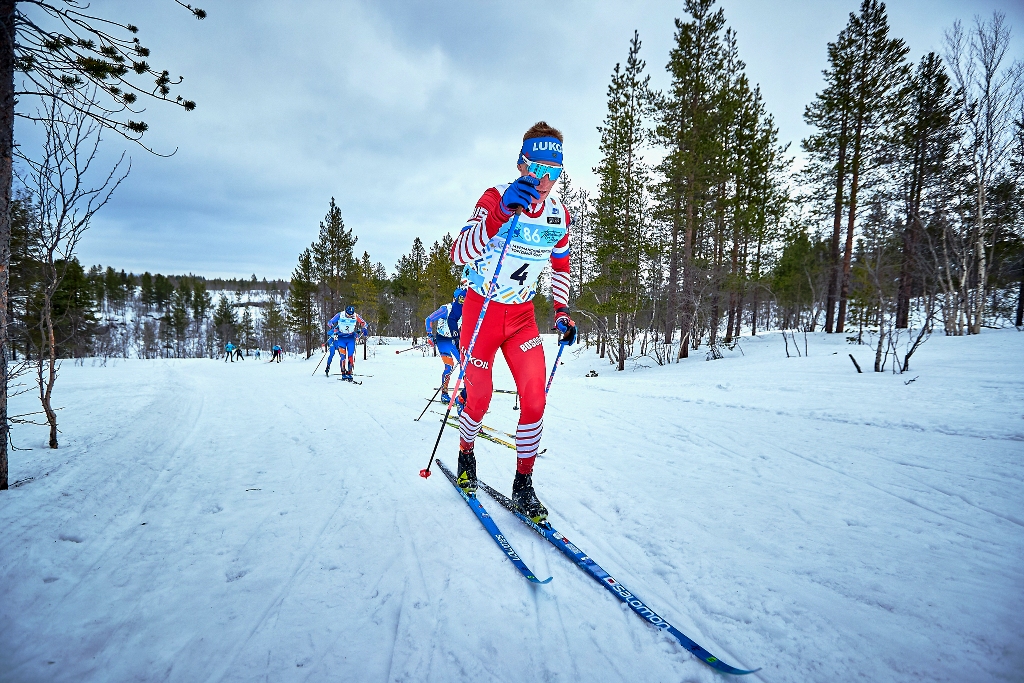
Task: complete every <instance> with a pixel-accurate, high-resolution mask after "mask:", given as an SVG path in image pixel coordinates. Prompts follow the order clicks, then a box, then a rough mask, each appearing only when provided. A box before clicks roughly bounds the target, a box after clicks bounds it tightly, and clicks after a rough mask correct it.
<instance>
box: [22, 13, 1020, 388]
mask: <svg viewBox="0 0 1024 683" xmlns="http://www.w3.org/2000/svg"><path fill="white" fill-rule="evenodd" d="M684 6H685V9H686V13H687V16H685V17H684V18H681V19H677V20H676V22H675V37H674V38H675V39H674V42H673V46H672V49H671V51H670V53H669V55H668V56H667V59H666V60H665V68H666V71H667V75H668V76H669V85H668V87H666V88H665V89H664V90H663V91H658V90H655V89H653V88H652V87H651V78H650V74H649V73H647V65H646V62H645V61H644V59H643V58H642V57H641V40H640V36H639V35H638V34H634V36H633V39H632V40H631V41H630V43H629V45H628V48H627V50H626V54H625V60H624V61H623V62H621V63H620V64H617V65H616V66H615V68H614V69H613V71H612V74H611V80H610V84H609V86H608V103H607V112H606V115H605V118H604V121H603V123H602V125H601V126H600V128H599V131H600V135H601V138H600V139H601V142H600V152H601V156H600V163H599V164H598V166H596V167H595V168H594V169H593V171H594V173H595V175H596V177H597V180H598V183H597V186H596V188H595V189H594V190H593V191H587V190H584V189H581V188H578V187H576V186H574V185H573V182H572V180H571V178H570V177H569V174H568V173H566V174H563V176H562V179H561V180H560V186H559V188H558V189H559V190H560V192H561V194H562V197H563V199H564V201H565V202H566V205H567V206H568V208H569V209H570V212H571V214H572V216H573V231H572V240H573V244H572V259H571V263H572V287H571V289H572V293H571V298H572V306H573V311H574V316H575V317H576V319H577V323H578V324H579V326H580V331H581V336H582V339H583V340H584V341H585V343H587V344H589V345H594V346H595V352H596V353H598V354H600V355H601V356H602V357H607V358H609V360H610V361H611V362H612V363H614V364H615V365H616V367H617V368H618V369H620V370H621V369H624V367H625V363H626V361H627V359H629V358H639V357H647V358H650V359H652V360H654V361H655V362H657V363H666V362H670V361H673V360H676V359H679V358H683V357H686V356H688V355H689V354H690V353H691V352H692V351H694V350H696V349H699V348H701V347H705V348H706V352H705V353H706V356H707V357H708V358H709V359H713V358H717V357H720V355H721V348H722V346H723V345H725V346H729V345H732V344H734V343H735V342H736V340H737V339H738V338H739V337H740V336H742V335H744V334H758V333H759V332H762V331H765V330H773V329H781V330H796V331H806V332H813V331H817V330H824V331H826V332H829V333H843V334H847V335H850V338H851V340H853V341H856V342H862V341H865V340H871V342H872V343H873V344H875V346H876V349H875V350H876V356H877V359H878V360H876V369H879V370H880V369H882V368H884V367H885V366H886V363H887V362H890V360H891V362H892V365H891V366H890V367H891V368H892V369H893V370H896V371H899V370H902V369H905V368H906V366H907V363H908V362H909V356H910V355H911V354H912V352H913V349H915V348H916V347H917V345H919V344H920V343H921V342H922V341H923V340H924V339H926V338H927V335H928V334H930V333H931V332H932V331H933V330H934V329H939V330H941V331H942V332H944V333H945V334H948V335H960V334H977V333H979V332H981V330H982V329H983V328H985V327H986V326H993V325H1001V324H1006V323H1008V322H1012V323H1016V324H1017V325H1020V324H1021V322H1022V321H1021V314H1022V311H1021V293H1022V290H1024V275H1022V271H1024V268H1022V263H1024V240H1022V232H1024V230H1022V219H1024V211H1022V193H1021V190H1020V180H1021V174H1022V173H1024V97H1022V89H1024V67H1022V66H1021V63H1020V62H1016V61H1012V60H1010V58H1009V56H1008V46H1009V39H1010V29H1009V26H1007V25H1006V23H1005V20H1004V18H1003V17H1002V16H1001V15H999V14H995V15H993V16H992V17H991V18H984V19H983V18H975V19H974V20H973V22H972V23H971V24H969V25H961V24H956V25H954V26H952V27H950V28H949V30H948V31H947V32H946V34H945V37H944V46H945V49H944V51H943V53H942V54H939V53H934V52H933V53H928V54H925V55H922V56H920V57H919V58H918V59H917V60H916V61H912V60H911V55H910V54H909V49H908V48H907V46H906V45H905V43H904V41H903V40H902V39H900V38H899V37H897V36H893V35H892V34H891V31H890V29H889V26H888V20H887V16H886V10H885V5H884V4H883V3H880V2H877V1H876V0H864V1H863V2H862V3H861V5H860V6H859V8H857V10H856V11H854V12H852V13H851V14H850V15H849V20H848V23H847V25H846V26H845V27H844V28H843V30H842V31H841V32H840V33H839V35H838V36H836V37H835V39H834V40H833V41H832V42H829V43H828V45H827V47H826V49H825V51H824V54H823V61H824V63H825V69H824V70H823V76H824V82H823V84H822V86H821V88H820V89H819V92H818V94H817V96H816V97H815V99H814V100H813V101H812V102H810V103H808V104H807V106H806V109H805V112H804V118H805V120H806V121H807V123H808V124H810V126H811V127H812V128H813V132H812V134H811V135H809V136H808V137H807V138H806V139H804V140H802V141H801V149H802V151H803V163H801V164H800V165H799V167H796V164H795V163H794V158H793V154H792V152H791V150H789V148H788V146H787V145H785V144H782V143H780V141H779V139H778V128H777V127H776V125H775V123H774V120H773V117H772V115H771V113H770V112H769V111H768V109H767V106H766V103H765V101H764V98H763V96H762V94H761V91H760V89H759V87H758V86H757V85H756V84H754V83H752V82H751V81H750V79H749V78H748V76H747V74H746V65H745V64H744V62H743V60H742V59H741V57H740V49H739V40H738V37H737V35H736V33H735V32H734V31H733V30H732V29H731V28H729V27H728V25H727V23H726V19H725V15H724V12H723V10H722V9H720V8H716V7H715V2H714V0H687V2H685V3H684ZM14 206H15V212H14V221H13V222H12V225H13V226H14V227H13V232H12V235H13V237H12V264H11V301H12V306H11V313H12V316H11V318H12V334H11V340H12V341H11V345H12V350H13V351H14V352H15V353H20V354H22V355H24V356H29V357H31V356H33V354H34V353H36V354H37V353H38V349H39V348H40V342H41V341H42V338H41V332H42V330H43V327H42V326H41V325H40V324H39V322H40V320H39V315H38V310H39V295H38V289H39V287H38V284H39V282H40V281H41V280H39V278H35V274H37V273H38V270H39V269H38V268H37V267H36V266H35V265H34V264H36V263H37V262H36V261H34V258H35V257H34V255H33V252H32V246H31V245H32V239H31V237H30V236H29V235H27V233H26V227H27V226H29V225H32V224H34V223H35V222H37V221H33V220H30V217H29V216H30V214H31V212H32V210H33V208H32V202H31V200H30V199H29V198H28V197H26V196H24V195H22V196H21V197H20V198H16V200H15V203H14ZM19 216H20V217H21V219H20V220H19ZM450 227H451V228H452V231H453V232H454V230H455V229H457V228H458V227H459V226H450ZM451 241H452V237H451V233H448V234H445V235H444V237H443V238H442V239H440V240H438V241H435V242H433V244H430V245H427V244H425V243H424V242H423V241H421V240H420V239H419V238H416V239H414V240H413V242H412V245H411V247H410V249H409V251H408V253H406V254H404V255H402V256H401V257H400V258H399V260H398V262H397V263H396V264H395V265H394V267H393V268H392V269H391V270H390V271H389V270H388V269H387V268H386V267H385V266H384V264H383V263H381V262H379V261H374V260H373V259H372V258H371V256H370V254H369V253H367V252H366V251H362V252H361V253H360V251H359V250H358V249H357V248H356V247H357V242H358V237H357V235H356V234H355V232H354V231H353V229H352V228H348V227H346V225H345V222H344V220H343V218H342V212H341V208H340V207H339V206H338V205H337V204H336V202H335V201H334V200H333V199H331V201H330V204H329V206H328V209H327V212H326V215H325V216H324V219H323V220H322V221H321V222H320V225H319V232H318V234H317V236H316V239H315V240H314V241H313V242H312V244H311V245H310V246H309V247H308V248H307V249H305V250H304V251H303V252H302V253H301V254H300V255H299V258H298V262H297V265H296V266H295V269H294V271H293V273H292V277H291V279H290V280H289V281H287V282H286V281H270V282H268V281H266V280H265V279H264V280H259V281H257V280H256V277H255V275H254V276H253V278H252V279H239V280H212V279H205V278H202V277H200V276H196V275H176V276H164V275H159V274H157V275H151V274H149V273H143V274H141V275H139V274H132V273H125V272H124V271H118V270H117V269H115V268H113V267H107V268H101V267H99V266H94V267H92V268H90V269H88V270H86V269H85V268H83V267H82V266H81V265H79V264H78V263H77V261H76V260H73V261H72V262H70V263H68V267H67V272H66V275H65V276H64V278H63V279H62V280H61V282H60V285H59V288H58V290H57V292H56V294H55V295H54V301H53V307H54V310H55V312H56V313H57V315H56V320H58V323H57V325H56V327H57V335H56V336H57V339H56V344H57V346H58V348H59V356H61V357H82V356H86V355H103V356H120V357H140V358H154V357H167V356H173V357H213V356H216V355H217V354H218V353H219V352H220V350H221V349H223V346H224V344H225V343H227V342H228V341H233V342H235V343H236V344H237V345H238V346H241V347H242V348H244V349H252V348H255V347H257V346H262V347H264V348H266V347H269V346H271V345H273V344H281V345H282V346H283V347H284V348H285V349H286V350H289V351H295V352H302V353H304V354H306V355H308V354H310V353H312V351H313V350H314V349H316V348H319V346H320V345H321V343H322V342H323V334H324V326H325V322H326V321H327V320H328V319H329V318H330V317H331V316H333V315H334V314H335V313H336V312H337V311H339V310H341V309H343V308H344V307H345V305H347V304H350V303H351V304H353V305H355V306H356V309H357V311H358V312H359V313H360V314H361V315H362V316H363V317H364V318H365V319H366V320H367V322H368V323H369V325H370V329H371V332H372V334H374V335H381V336H402V337H412V338H414V339H415V338H417V337H419V336H421V335H422V332H421V330H422V329H423V328H422V321H423V318H424V317H425V316H426V315H428V314H429V313H430V312H431V311H433V310H435V309H436V308H437V307H438V306H440V305H442V304H444V303H447V302H448V301H449V300H450V297H451V292H452V290H453V289H454V288H455V287H456V286H457V285H458V282H459V279H460V272H459V269H458V268H457V267H455V266H453V264H452V262H451V259H450V256H449V252H450V247H451ZM34 278H35V279H34ZM545 293H548V292H547V288H546V287H545V286H543V283H542V287H541V294H540V295H538V298H537V301H536V302H535V304H536V309H537V316H538V324H539V326H540V327H541V329H546V328H548V327H550V320H548V318H549V315H550V310H549V306H547V303H546V300H545V298H544V295H545ZM865 331H867V332H869V333H870V334H869V335H867V336H865V334H864V332H865ZM854 333H856V334H854Z"/></svg>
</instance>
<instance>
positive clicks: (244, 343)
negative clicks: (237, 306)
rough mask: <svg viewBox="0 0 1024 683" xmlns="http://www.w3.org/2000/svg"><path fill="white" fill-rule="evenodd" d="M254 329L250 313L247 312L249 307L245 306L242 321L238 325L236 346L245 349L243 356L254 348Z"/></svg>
mask: <svg viewBox="0 0 1024 683" xmlns="http://www.w3.org/2000/svg"><path fill="white" fill-rule="evenodd" d="M256 344H257V342H256V327H255V324H254V322H253V318H252V313H250V312H249V307H248V306H246V307H245V308H244V309H243V310H242V319H241V320H240V321H239V323H238V345H239V346H241V347H242V348H243V349H245V355H247V356H248V355H249V350H250V349H252V348H253V347H254V346H256Z"/></svg>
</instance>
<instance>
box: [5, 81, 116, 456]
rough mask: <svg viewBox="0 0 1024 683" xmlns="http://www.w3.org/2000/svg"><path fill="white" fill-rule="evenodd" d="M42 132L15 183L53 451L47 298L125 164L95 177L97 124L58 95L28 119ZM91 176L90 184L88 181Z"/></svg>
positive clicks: (52, 346) (52, 344) (53, 374)
mask: <svg viewBox="0 0 1024 683" xmlns="http://www.w3.org/2000/svg"><path fill="white" fill-rule="evenodd" d="M34 120H35V121H36V122H37V123H38V124H39V125H41V126H42V128H43V133H44V137H43V142H42V146H41V148H40V150H39V153H38V156H35V158H33V156H34V155H33V156H29V155H26V154H25V153H24V152H23V151H22V150H19V153H18V159H19V161H20V162H21V163H22V164H24V168H23V169H18V170H17V171H16V175H17V179H18V180H19V181H20V183H21V184H22V185H24V187H25V189H26V190H27V191H28V193H29V195H30V196H31V198H32V201H33V203H34V208H35V211H34V213H33V215H34V220H35V222H36V225H35V226H34V229H33V230H32V234H33V235H34V236H35V239H37V240H38V244H37V250H38V254H39V258H40V262H41V265H42V288H41V289H42V308H41V311H40V313H41V314H40V317H39V326H40V330H39V332H40V339H41V340H42V343H41V348H40V354H39V358H38V365H37V381H38V385H39V400H40V402H41V403H42V408H43V412H44V413H45V415H46V421H47V423H48V424H49V427H50V442H49V445H50V448H57V413H56V411H55V410H54V408H53V402H52V401H53V387H54V384H55V383H56V381H57V371H58V367H59V362H58V357H57V356H58V351H57V348H58V345H59V343H60V341H61V340H58V339H57V338H56V335H55V332H54V329H55V320H54V309H53V296H54V293H56V291H57V288H58V287H59V286H60V284H61V281H62V280H63V279H64V275H65V274H66V272H67V269H68V265H69V264H70V263H71V261H72V258H73V257H74V253H75V249H76V248H77V247H78V243H79V241H80V240H81V238H82V234H83V233H84V232H85V231H86V229H88V227H89V224H90V223H91V221H92V218H93V216H94V215H95V214H96V212H97V211H99V210H100V209H101V208H103V206H104V205H105V204H106V203H107V202H108V201H109V200H110V197H111V195H112V194H113V192H114V190H116V189H117V187H118V186H119V185H120V184H121V183H122V182H123V181H124V179H125V178H127V177H128V173H129V172H130V170H131V163H130V161H129V162H128V163H127V168H126V167H125V155H124V153H123V152H122V153H121V157H120V158H119V159H118V160H117V162H116V163H115V164H114V165H113V167H112V168H111V169H110V170H109V172H107V173H106V175H105V176H104V175H102V172H100V174H99V175H98V174H97V169H96V168H95V165H96V163H97V152H98V151H99V146H100V141H101V137H102V136H101V134H100V129H101V124H100V123H99V122H97V120H96V117H95V116H94V115H92V114H91V113H90V112H89V111H88V106H86V107H85V108H84V109H83V108H79V107H71V106H68V105H66V104H64V103H63V102H62V100H61V99H60V98H59V97H56V96H55V97H50V98H43V99H42V107H41V109H40V110H39V112H38V115H37V116H36V117H35V119H34ZM94 176H97V181H96V184H95V185H94V184H92V183H93V181H92V178H93V177H94Z"/></svg>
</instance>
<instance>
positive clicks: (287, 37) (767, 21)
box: [19, 0, 1024, 277]
mask: <svg viewBox="0 0 1024 683" xmlns="http://www.w3.org/2000/svg"><path fill="white" fill-rule="evenodd" d="M199 4H200V5H201V6H203V7H204V9H206V10H208V12H209V18H208V19H206V20H205V21H203V22H198V21H196V20H195V19H193V18H191V17H190V15H189V14H188V12H187V11H184V10H182V9H181V8H180V7H178V5H177V4H176V3H174V2H173V1H172V0H151V1H150V2H147V3H139V2H137V0H116V1H115V0H97V1H96V2H95V3H94V4H93V7H92V9H93V11H95V12H96V13H97V14H99V15H101V16H104V17H109V18H112V19H119V20H123V21H130V22H132V23H135V24H137V25H138V26H139V27H140V29H141V32H140V34H139V35H140V39H141V40H142V42H143V44H145V45H147V46H149V47H150V48H151V49H152V51H153V54H152V57H151V58H150V62H151V63H152V64H153V65H154V66H157V67H159V68H168V69H169V70H170V71H171V73H172V74H184V75H185V77H186V80H185V81H184V83H183V84H182V85H181V86H180V88H179V91H180V93H181V94H182V95H184V96H186V97H189V98H191V99H195V100H196V101H197V103H198V105H199V106H198V108H197V110H196V111H194V112H191V113H185V112H183V111H181V110H180V109H179V108H176V107H172V106H168V105H165V104H162V103H153V104H150V105H149V106H148V110H147V112H146V117H145V118H146V120H147V122H149V123H150V126H151V130H150V132H149V133H147V136H146V138H147V142H148V143H149V144H151V145H153V146H154V147H155V148H157V149H159V150H163V151H171V150H174V149H177V150H178V151H177V153H176V154H175V155H174V156H173V157H171V158H169V159H163V158H156V157H153V156H151V155H148V154H146V153H144V152H142V151H141V150H139V149H137V148H132V147H130V146H129V147H128V149H129V152H130V154H131V155H132V157H133V171H132V176H131V177H130V178H129V179H128V181H126V183H125V185H124V186H123V187H122V189H121V190H120V191H119V192H118V194H117V195H116V196H115V199H114V201H113V202H112V203H111V204H110V205H109V206H108V207H107V208H105V209H104V211H103V212H102V213H101V214H100V215H99V216H98V218H97V220H96V223H95V226H94V228H93V229H92V231H91V232H90V233H89V234H88V235H87V237H86V239H85V241H84V243H83V245H82V248H81V253H82V260H83V261H84V262H85V263H86V264H91V263H103V264H104V265H107V264H110V265H114V266H115V267H118V268H125V269H127V270H134V271H136V272H139V271H142V270H150V271H153V272H156V271H160V272H187V271H192V272H196V273H203V274H207V275H211V276H213V275H224V276H248V275H250V274H252V273H253V272H255V273H257V274H258V275H260V276H261V277H262V276H264V275H265V276H267V277H287V276H288V275H289V274H290V273H291V270H292V268H293V267H294V264H295V261H296V258H297V256H298V253H299V252H300V251H301V250H302V249H303V248H305V247H306V246H307V245H308V244H309V243H310V242H311V241H312V240H313V239H314V238H315V237H316V233H317V229H318V224H319V221H320V220H321V219H322V218H323V216H324V214H325V213H326V212H327V208H328V204H329V201H330V198H331V197H335V198H336V200H337V202H338V204H339V206H340V207H341V209H342V214H343V216H344V218H345V221H346V224H347V225H348V226H349V227H351V228H353V229H354V230H355V232H356V234H357V235H358V237H359V243H358V244H357V250H359V252H360V253H361V252H362V250H364V249H365V250H367V251H369V253H370V255H371V257H372V258H373V259H374V260H380V261H383V262H384V264H385V265H386V266H388V267H389V268H390V267H392V266H393V264H394V263H395V261H396V260H397V258H398V256H399V255H400V254H402V253H404V252H405V251H407V250H408V248H409V245H410V244H411V243H412V240H413V238H414V237H417V236H419V237H421V238H422V239H423V240H424V241H425V242H426V243H428V244H429V243H431V242H433V241H434V240H436V239H440V237H441V236H442V235H443V234H444V233H445V232H449V231H455V230H457V229H458V228H459V227H461V225H462V221H464V220H465V219H466V217H467V216H468V215H469V212H470V210H471V208H472V206H473V203H474V202H475V200H476V198H477V197H478V196H479V195H480V193H481V192H482V191H483V190H484V189H486V188H487V187H489V186H490V185H493V184H496V183H500V182H507V181H508V180H510V179H511V178H512V177H513V176H514V175H515V170H514V167H513V165H514V163H515V156H516V153H517V151H518V141H519V140H520V139H521V136H522V131H523V130H525V129H526V128H527V127H528V126H529V125H530V124H532V123H533V122H535V121H537V120H540V119H544V120H547V121H548V122H550V123H552V124H553V125H556V126H558V127H559V128H561V129H562V130H563V131H564V132H565V134H566V154H567V168H568V170H569V173H570V174H571V175H572V177H573V179H574V181H575V182H576V183H577V184H578V185H583V186H585V187H589V188H593V187H594V186H595V185H596V183H595V181H594V178H593V176H592V173H591V168H592V167H593V166H595V165H596V164H597V162H598V150H597V146H598V141H599V137H598V133H597V130H596V127H597V126H598V125H600V123H601V121H602V119H603V118H604V115H605V96H606V89H607V86H608V82H609V79H610V74H611V71H612V68H613V67H614V65H615V63H616V62H619V61H622V60H624V59H625V56H626V50H627V45H628V41H629V39H630V38H631V37H632V34H633V30H634V29H638V30H639V31H640V37H641V40H642V41H643V51H642V53H641V55H642V57H643V58H644V59H646V61H647V63H648V71H649V73H651V75H652V80H653V82H654V84H655V86H656V87H665V86H666V85H667V84H668V79H667V75H666V74H665V72H664V65H665V62H666V61H667V58H668V52H669V49H670V48H671V44H672V40H673V33H674V25H673V19H674V18H675V17H676V16H678V15H679V14H680V13H681V12H682V11H683V10H682V5H681V3H678V2H667V1H665V2H655V1H653V0H649V1H638V2H630V3H625V2H611V1H597V0H595V1H584V0H567V1H565V2H559V3H549V4H547V5H543V6H539V5H537V6H535V5H530V6H524V5H522V4H521V3H481V2H468V1H459V2H444V3H425V2H404V1H400V0H364V1H361V2H360V1H355V0H344V1H337V0H291V1H290V2H281V1H280V0H277V1H275V2H270V1H269V0H245V1H244V2H239V1H237V0H201V2H200V3H199ZM722 5H723V7H724V8H725V12H726V19H727V21H728V22H729V25H730V26H732V27H734V28H735V29H736V30H737V33H738V39H739V47H740V52H741V56H742V57H743V59H744V60H745V61H746V62H747V64H748V69H747V70H748V74H749V75H750V77H751V79H752V80H753V81H754V82H759V83H761V85H762V89H763V92H764V96H765V100H766V103H767V106H768V110H769V111H770V112H772V113H773V114H774V115H775V118H776V121H777V123H778V125H779V126H780V129H781V133H780V137H781V138H782V140H783V141H793V142H795V143H797V145H795V146H794V148H795V147H796V146H798V143H799V139H800V138H801V137H803V136H805V135H806V134H807V132H808V131H807V130H806V129H805V127H804V125H803V122H802V113H803V108H804V105H806V104H807V103H808V102H809V101H810V99H811V98H812V97H813V96H814V93H815V92H816V91H817V90H818V89H819V88H820V84H821V77H820V72H821V69H822V68H824V66H825V45H826V43H827V42H828V41H829V40H832V39H834V37H835V35H836V33H837V32H838V31H839V30H840V29H841V28H842V26H843V25H844V24H845V22H846V15H847V13H848V12H849V11H851V10H853V9H856V7H855V5H856V3H855V2H850V3H849V7H847V6H845V5H843V4H839V5H837V4H835V3H806V2H795V1H794V2H777V3H764V2H759V1H756V0H724V1H723V3H722ZM995 7H1002V8H1003V9H1004V10H1005V11H1007V12H1008V14H1009V18H1010V20H1011V23H1013V24H1015V25H1016V26H1017V27H1021V26H1022V25H1024V19H1022V18H1021V16H1020V14H1021V11H1020V10H1018V9H1016V8H1015V7H1014V6H1013V5H1012V3H1010V2H1008V1H1007V2H995V3H988V4H986V3H978V5H977V9H975V10H972V11H980V12H983V13H988V12H991V9H992V8H995ZM925 10H927V11H925ZM1015 12H1016V13H1015ZM890 13H891V15H892V23H893V27H894V33H896V34H897V35H903V36H906V37H907V39H908V42H909V43H910V45H911V47H912V48H913V50H914V52H912V56H913V58H914V60H915V61H916V59H917V57H918V56H919V53H920V52H921V51H923V49H925V47H926V46H928V45H932V46H934V45H935V44H937V43H938V42H939V41H941V28H942V27H944V26H946V25H948V24H950V23H952V20H953V19H954V18H957V17H961V18H965V19H966V18H969V17H968V16H966V14H965V13H964V11H963V10H962V9H961V8H959V7H958V6H956V3H954V2H952V0H939V1H937V2H927V3H926V2H925V0H913V1H910V0H908V2H907V3H904V4H901V5H900V6H899V7H895V6H892V7H890ZM29 138H30V136H29V135H28V134H27V133H26V132H25V127H24V126H23V125H22V124H19V139H25V140H27V139H29ZM109 148H110V152H113V151H114V150H117V151H118V152H119V151H120V149H122V148H123V145H121V143H120V142H119V141H118V140H117V139H115V138H113V137H109Z"/></svg>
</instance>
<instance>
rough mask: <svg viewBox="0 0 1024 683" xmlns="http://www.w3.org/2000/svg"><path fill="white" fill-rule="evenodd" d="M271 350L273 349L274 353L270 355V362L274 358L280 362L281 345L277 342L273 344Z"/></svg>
mask: <svg viewBox="0 0 1024 683" xmlns="http://www.w3.org/2000/svg"><path fill="white" fill-rule="evenodd" d="M271 351H273V353H274V355H272V356H271V357H270V362H271V363H273V362H274V361H275V360H276V361H277V362H278V363H280V362H281V347H280V346H278V345H277V344H274V348H273V349H271Z"/></svg>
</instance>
